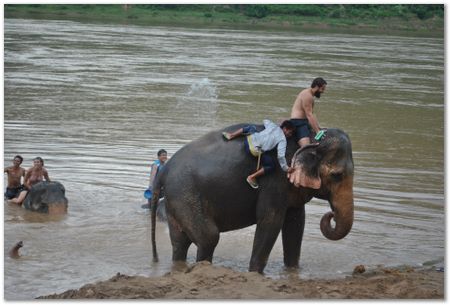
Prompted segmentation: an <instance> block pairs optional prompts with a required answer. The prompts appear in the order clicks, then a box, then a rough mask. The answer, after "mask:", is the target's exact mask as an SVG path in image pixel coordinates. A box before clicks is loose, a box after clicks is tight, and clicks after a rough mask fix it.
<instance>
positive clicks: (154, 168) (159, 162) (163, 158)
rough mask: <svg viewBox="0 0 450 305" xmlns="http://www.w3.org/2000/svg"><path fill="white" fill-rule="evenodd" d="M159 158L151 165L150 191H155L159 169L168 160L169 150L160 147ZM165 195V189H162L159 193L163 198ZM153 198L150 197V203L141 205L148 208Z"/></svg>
mask: <svg viewBox="0 0 450 305" xmlns="http://www.w3.org/2000/svg"><path fill="white" fill-rule="evenodd" d="M157 156H158V159H157V160H155V161H154V162H153V163H152V165H150V181H149V183H148V189H147V190H149V191H150V192H152V191H153V182H154V181H155V179H156V176H157V175H158V173H159V171H160V170H161V169H162V168H163V166H164V165H165V164H166V162H167V151H166V150H165V149H160V150H159V151H158V153H157ZM162 197H164V189H162V190H161V192H160V193H159V198H160V199H161V198H162ZM151 201H152V198H151V197H150V198H148V203H147V204H144V205H142V206H141V207H142V208H144V209H148V208H150V206H151Z"/></svg>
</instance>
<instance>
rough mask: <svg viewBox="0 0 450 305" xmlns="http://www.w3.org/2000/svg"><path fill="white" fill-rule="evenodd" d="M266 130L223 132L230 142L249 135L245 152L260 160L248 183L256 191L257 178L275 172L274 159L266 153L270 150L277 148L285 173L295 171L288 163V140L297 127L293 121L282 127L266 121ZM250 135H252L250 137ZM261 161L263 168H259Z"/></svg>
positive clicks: (249, 128) (252, 128) (249, 126)
mask: <svg viewBox="0 0 450 305" xmlns="http://www.w3.org/2000/svg"><path fill="white" fill-rule="evenodd" d="M263 123H264V130H262V131H260V132H256V127H255V126H253V125H248V126H245V127H243V128H240V129H238V130H236V131H234V132H232V133H228V132H223V133H222V135H223V137H224V138H225V139H226V140H228V141H230V140H232V139H234V138H236V137H239V136H241V135H247V137H246V138H245V140H244V145H245V151H246V152H247V153H249V154H251V155H252V156H254V157H256V158H258V165H257V169H256V172H254V173H253V174H251V175H249V176H248V177H247V183H248V184H250V186H251V187H252V188H254V189H257V188H258V187H259V185H258V182H257V181H256V178H258V177H259V176H262V175H264V174H269V173H271V172H273V171H274V170H275V162H274V161H273V160H272V157H271V156H270V155H269V154H267V153H265V152H268V151H269V150H272V149H274V148H275V147H276V148H277V152H278V162H279V164H280V167H281V169H282V170H283V171H285V172H287V173H291V172H292V171H293V169H292V168H291V167H289V166H288V165H287V162H286V157H285V154H286V147H287V140H286V138H289V137H290V136H292V134H293V133H294V130H295V127H294V125H293V124H292V122H291V121H289V120H286V121H284V122H283V123H281V125H280V126H278V125H277V124H275V123H273V122H272V121H269V120H264V121H263ZM249 134H250V135H249ZM259 161H261V163H262V166H261V168H259Z"/></svg>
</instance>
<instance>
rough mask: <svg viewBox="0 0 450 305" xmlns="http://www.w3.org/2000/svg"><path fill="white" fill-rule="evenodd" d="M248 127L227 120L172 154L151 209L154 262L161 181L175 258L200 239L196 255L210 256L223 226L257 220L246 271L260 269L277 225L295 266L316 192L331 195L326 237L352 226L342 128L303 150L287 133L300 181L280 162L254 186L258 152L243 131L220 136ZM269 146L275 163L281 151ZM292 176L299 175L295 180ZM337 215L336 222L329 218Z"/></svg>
mask: <svg viewBox="0 0 450 305" xmlns="http://www.w3.org/2000/svg"><path fill="white" fill-rule="evenodd" d="M243 126H244V124H240V125H234V126H230V127H227V128H225V129H224V130H218V131H213V132H210V133H208V134H206V135H204V136H203V137H201V138H199V139H197V140H195V141H192V142H191V143H189V144H187V145H185V146H184V147H182V148H181V149H180V150H179V151H178V152H177V153H175V154H174V155H173V156H172V158H171V159H170V160H169V161H168V162H167V164H166V165H165V166H164V167H163V169H162V170H161V172H160V173H159V174H158V177H157V179H156V180H155V183H154V185H153V190H154V192H153V196H154V197H153V198H152V215H151V219H152V246H153V258H154V261H157V260H158V254H157V251H156V242H155V224H156V206H157V205H156V200H157V198H158V196H159V192H160V190H161V188H162V187H164V193H165V207H166V214H167V223H168V226H169V233H170V239H171V242H172V260H173V261H185V260H186V256H187V251H188V248H189V246H190V245H191V244H192V243H194V244H195V245H196V246H197V261H201V260H209V261H212V257H213V253H214V249H215V247H216V245H217V243H218V241H219V235H220V232H226V231H230V230H237V229H241V228H244V227H248V226H251V225H253V224H256V232H255V237H254V242H253V250H252V255H251V259H250V266H249V270H250V271H258V272H263V270H264V267H265V266H266V264H267V260H268V258H269V254H270V252H271V250H272V248H273V246H274V244H275V241H276V239H277V237H278V235H279V233H280V231H281V233H282V242H283V254H284V264H285V265H286V266H287V267H298V265H299V260H300V250H301V243H302V238H303V231H304V226H305V204H306V203H307V202H309V201H310V200H311V199H312V198H313V197H317V198H320V199H324V200H327V201H328V202H329V204H330V207H331V210H332V212H328V213H325V215H324V217H323V218H322V221H321V223H320V229H321V231H322V234H323V235H324V236H325V237H326V238H328V239H330V240H339V239H341V238H343V237H345V236H346V235H347V234H348V233H349V232H350V229H351V227H352V224H353V167H354V165H353V158H352V148H351V142H350V139H349V137H348V136H347V135H346V134H345V133H344V132H343V131H341V130H339V129H328V131H327V133H326V136H325V138H324V139H323V140H321V142H320V143H316V144H315V145H310V146H308V147H305V148H303V149H301V150H298V145H297V144H296V142H295V140H294V139H293V138H290V139H289V140H288V147H287V151H286V159H287V161H288V163H290V164H292V166H293V167H294V168H295V171H296V172H295V173H294V175H295V176H294V178H292V179H291V180H293V181H294V182H296V183H295V185H294V184H293V183H291V182H290V181H289V179H288V178H287V175H286V173H285V172H283V171H282V170H281V168H280V167H279V165H278V164H277V167H276V169H275V172H273V173H271V174H268V175H264V176H262V177H260V178H258V182H259V185H260V186H259V188H258V189H257V190H255V189H252V188H251V187H250V186H249V185H248V184H247V182H246V177H247V176H248V175H249V174H251V173H252V172H254V170H255V168H256V163H257V159H256V158H254V157H252V156H250V155H249V154H247V153H245V150H244V137H240V138H236V139H233V140H232V141H227V140H225V139H224V138H223V137H222V135H221V134H222V132H223V131H227V132H230V131H233V130H236V129H239V128H241V127H243ZM262 128H263V127H262V126H258V129H259V130H261V129H262ZM269 153H270V154H271V156H272V157H273V159H274V160H275V162H276V160H277V156H276V151H275V150H273V151H271V152H269ZM299 170H301V173H298V172H297V171H299ZM295 177H301V178H302V180H299V181H296V178H295ZM305 177H307V179H305ZM303 180H305V181H306V180H307V181H310V183H309V185H305V186H302V185H301V183H302V181H303ZM155 196H156V197H155ZM333 218H334V221H335V223H336V225H335V227H332V226H331V225H330V222H331V219H333Z"/></svg>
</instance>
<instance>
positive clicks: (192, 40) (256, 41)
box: [4, 19, 444, 299]
mask: <svg viewBox="0 0 450 305" xmlns="http://www.w3.org/2000/svg"><path fill="white" fill-rule="evenodd" d="M4 33H5V35H4V44H5V47H4V49H5V50H4V66H5V80H4V85H5V98H4V103H5V105H4V109H5V114H4V130H5V131H4V156H5V160H4V162H5V165H8V164H9V162H10V159H11V157H12V156H14V155H15V154H21V155H22V156H23V157H24V158H25V161H24V163H23V166H25V167H29V166H31V160H32V159H33V158H34V157H36V156H41V157H43V158H44V160H45V162H46V163H45V164H46V167H47V169H48V170H49V174H50V177H51V179H53V180H57V181H60V182H61V183H63V184H64V186H65V188H66V196H67V198H68V200H69V211H68V214H67V215H66V216H64V217H60V218H57V219H55V218H51V217H49V216H47V215H36V214H34V213H31V212H28V211H25V210H23V209H21V208H19V207H17V206H12V205H9V204H5V208H4V211H5V225H4V230H5V233H4V249H5V251H8V249H10V247H11V246H12V245H14V244H15V243H16V242H17V241H19V240H23V241H24V247H23V248H22V249H21V254H22V257H21V258H20V259H18V260H12V259H10V258H9V257H8V256H7V255H5V262H4V265H5V271H4V272H5V274H4V278H5V297H6V299H24V298H25V299H29V298H33V297H36V296H39V295H45V294H51V293H55V292H62V291H65V290H67V289H73V288H79V287H80V286H82V285H84V284H86V283H89V282H94V281H99V280H104V279H107V278H110V277H112V276H114V275H115V274H116V273H117V272H120V273H122V274H130V275H134V274H140V275H150V276H152V275H161V274H164V273H166V272H168V271H170V269H171V266H172V263H171V245H170V241H169V237H168V231H167V227H166V226H165V225H164V224H163V223H158V224H157V242H158V250H159V254H160V262H159V263H153V262H152V258H151V247H150V221H149V212H148V210H144V209H142V208H141V205H142V204H143V203H145V199H144V197H143V196H142V194H143V191H144V190H145V188H146V186H147V183H148V174H149V167H150V164H151V162H152V161H153V160H154V158H155V157H156V152H157V151H158V150H159V149H161V148H165V149H166V150H167V151H168V153H169V157H170V156H171V155H173V154H174V153H175V152H176V151H177V150H178V149H180V148H181V147H182V146H183V145H184V144H186V143H188V142H189V141H191V140H193V139H195V138H197V137H199V136H200V135H202V134H205V133H206V132H208V131H209V130H212V129H216V128H221V127H224V126H227V125H231V124H235V123H238V122H261V121H262V120H263V119H265V118H268V119H271V120H273V121H280V122H281V120H283V119H285V118H288V117H289V114H290V109H291V106H292V103H293V101H294V99H295V96H296V95H297V94H298V92H299V91H300V90H301V89H302V88H305V87H308V86H309V85H310V82H311V80H312V79H313V78H314V77H316V76H322V77H324V78H325V79H326V80H327V82H328V84H329V85H328V87H327V92H326V93H325V94H324V95H323V96H322V97H321V99H320V100H318V101H317V103H316V107H315V112H316V115H317V116H318V119H319V121H320V123H321V125H322V126H324V127H338V128H341V129H343V130H345V131H346V132H347V133H348V134H349V135H350V138H351V139H352V145H353V157H354V161H355V188H354V193H355V222H354V225H353V229H352V231H351V233H350V234H349V235H348V236H347V237H346V238H345V239H343V240H341V241H335V242H333V241H328V240H326V239H325V238H324V237H323V236H322V235H321V233H320V230H319V221H320V218H321V217H322V215H323V214H324V213H325V212H327V211H328V210H329V205H328V203H326V202H324V201H321V200H316V199H314V200H312V202H311V203H309V204H308V205H307V207H306V213H307V216H306V219H307V223H306V228H305V236H304V239H303V248H302V253H301V262H300V272H299V276H300V277H302V278H311V277H340V276H345V275H347V274H349V273H350V272H351V271H352V270H353V267H354V266H355V265H358V264H364V265H366V266H367V267H369V268H370V267H373V266H376V265H378V264H384V265H399V264H412V265H417V264H422V263H424V262H427V261H438V262H440V261H441V260H442V258H443V256H444V172H443V167H444V158H443V154H444V91H443V90H444V86H443V83H444V65H443V63H444V44H443V39H435V38H433V39H427V38H421V39H416V38H414V37H393V36H392V37H389V36H364V35H357V36H355V35H346V34H333V35H329V34H325V33H323V34H318V33H315V34H314V35H310V34H308V33H293V32H289V33H285V32H264V31H261V32H258V31H256V32H254V31H253V32H252V31H243V30H220V29H216V30H214V29H184V28H171V27H141V26H128V25H99V24H95V25H94V24H83V23H76V22H68V21H44V20H38V21H36V20H21V19H6V20H5V25H4ZM5 181H6V180H5ZM254 232H255V226H251V227H249V228H245V229H243V230H239V231H234V232H227V233H224V234H222V235H221V240H220V242H219V245H218V246H217V250H216V252H215V257H214V263H215V264H218V265H223V266H228V267H232V268H233V269H235V270H239V271H246V270H247V268H248V264H249V258H250V254H251V251H252V243H253V236H254ZM195 251H196V249H195V246H192V247H191V249H190V250H189V254H188V263H192V262H194V260H195ZM5 253H6V252H5ZM265 273H266V274H267V275H268V276H271V277H279V276H286V274H285V271H284V269H283V254H282V245H281V241H280V240H277V242H276V244H275V247H274V249H273V251H272V252H271V255H270V258H269V261H268V265H267V268H266V269H265Z"/></svg>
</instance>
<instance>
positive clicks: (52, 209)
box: [48, 203, 67, 215]
mask: <svg viewBox="0 0 450 305" xmlns="http://www.w3.org/2000/svg"><path fill="white" fill-rule="evenodd" d="M66 213H67V204H66V203H50V204H48V214H50V215H63V214H66Z"/></svg>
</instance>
